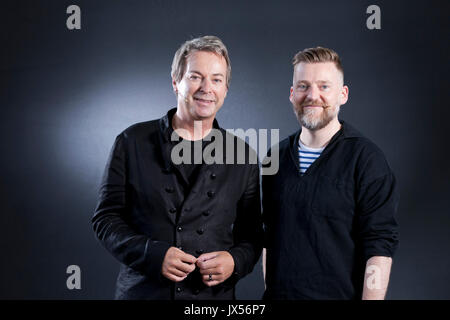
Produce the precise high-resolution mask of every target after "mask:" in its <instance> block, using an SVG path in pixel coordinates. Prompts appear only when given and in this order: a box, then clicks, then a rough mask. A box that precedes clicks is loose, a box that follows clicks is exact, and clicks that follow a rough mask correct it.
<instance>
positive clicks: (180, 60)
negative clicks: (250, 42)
mask: <svg viewBox="0 0 450 320" xmlns="http://www.w3.org/2000/svg"><path fill="white" fill-rule="evenodd" d="M194 51H208V52H213V53H216V54H218V55H221V56H222V57H224V58H225V61H226V62H227V74H226V77H227V79H226V80H227V87H229V84H230V80H231V61H230V58H229V56H228V50H227V47H225V45H224V44H223V42H222V40H220V39H219V38H218V37H215V36H204V37H200V38H195V39H192V40H188V41H186V42H185V43H183V44H182V45H181V47H180V48H179V49H178V50H177V52H176V53H175V56H174V57H173V61H172V72H171V75H172V78H173V79H174V80H175V81H176V82H180V81H181V79H182V78H183V75H184V72H185V69H186V59H187V57H188V56H189V54H190V53H191V52H194Z"/></svg>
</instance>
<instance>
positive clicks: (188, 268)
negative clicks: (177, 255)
mask: <svg viewBox="0 0 450 320" xmlns="http://www.w3.org/2000/svg"><path fill="white" fill-rule="evenodd" d="M173 267H174V268H176V269H178V270H179V271H182V272H184V273H186V274H189V273H191V272H192V271H194V269H195V264H187V263H184V262H181V261H177V262H174V264H173Z"/></svg>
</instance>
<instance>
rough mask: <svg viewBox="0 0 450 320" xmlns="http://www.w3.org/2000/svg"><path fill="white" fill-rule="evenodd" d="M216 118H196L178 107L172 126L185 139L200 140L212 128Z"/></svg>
mask: <svg viewBox="0 0 450 320" xmlns="http://www.w3.org/2000/svg"><path fill="white" fill-rule="evenodd" d="M213 122H214V118H210V119H203V120H194V119H192V118H191V117H189V116H187V115H185V114H184V113H183V112H182V111H180V109H179V108H178V110H177V112H176V113H175V114H174V115H173V117H172V128H173V129H174V130H175V131H176V133H177V134H178V135H179V136H180V137H181V138H183V139H185V140H200V139H203V138H204V137H206V136H207V135H208V134H209V132H210V131H211V129H212V125H213Z"/></svg>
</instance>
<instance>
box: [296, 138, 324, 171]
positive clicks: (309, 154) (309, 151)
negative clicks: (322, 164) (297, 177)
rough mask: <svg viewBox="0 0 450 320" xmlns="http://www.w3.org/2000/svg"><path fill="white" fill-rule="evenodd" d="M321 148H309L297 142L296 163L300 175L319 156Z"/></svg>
mask: <svg viewBox="0 0 450 320" xmlns="http://www.w3.org/2000/svg"><path fill="white" fill-rule="evenodd" d="M323 149H325V147H323V148H310V147H307V146H305V145H304V144H303V143H301V141H300V139H299V141H298V161H299V163H300V173H301V174H302V175H303V174H304V173H305V172H306V170H307V169H308V168H309V166H310V165H312V164H313V162H314V161H315V160H316V159H317V158H318V157H319V156H320V154H321V153H322V151H323Z"/></svg>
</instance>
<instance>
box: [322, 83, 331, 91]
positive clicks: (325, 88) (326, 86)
mask: <svg viewBox="0 0 450 320" xmlns="http://www.w3.org/2000/svg"><path fill="white" fill-rule="evenodd" d="M321 88H322V90H327V89H328V88H330V86H329V85H327V84H323V85H322V86H321Z"/></svg>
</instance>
